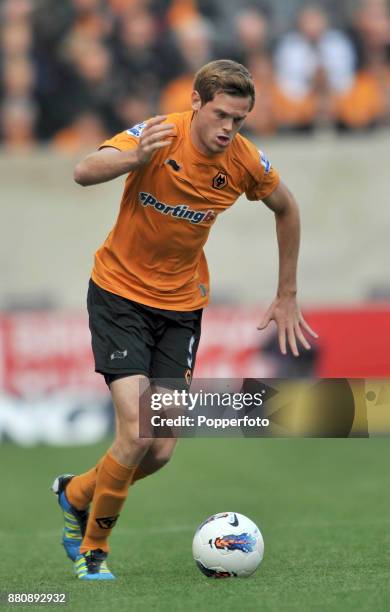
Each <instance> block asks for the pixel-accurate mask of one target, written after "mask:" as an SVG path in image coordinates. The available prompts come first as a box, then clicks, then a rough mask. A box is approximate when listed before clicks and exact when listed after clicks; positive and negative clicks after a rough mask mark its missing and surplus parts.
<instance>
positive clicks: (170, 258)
mask: <svg viewBox="0 0 390 612" xmlns="http://www.w3.org/2000/svg"><path fill="white" fill-rule="evenodd" d="M191 119H192V111H190V112H186V113H174V114H171V115H168V117H167V120H166V121H167V122H168V123H173V124H174V126H175V127H174V136H173V138H172V143H171V144H170V145H169V146H167V147H165V148H163V149H160V150H158V151H157V152H156V153H154V155H153V157H152V159H151V161H150V162H149V163H147V164H145V165H143V166H141V167H140V168H138V169H137V170H135V171H132V172H130V173H129V174H128V176H127V178H126V183H125V189H124V192H123V197H122V202H121V205H120V211H119V215H118V219H117V221H116V224H115V226H114V227H113V229H112V231H111V232H110V234H109V235H108V237H107V239H106V241H105V242H104V244H103V245H102V246H101V247H100V249H98V251H97V252H96V255H95V265H94V268H93V272H92V278H93V280H94V282H95V283H96V284H97V285H99V286H100V287H102V288H103V289H106V290H107V291H110V292H111V293H115V294H117V295H120V296H122V297H125V298H128V299H130V300H134V301H135V302H139V303H141V304H145V305H147V306H154V307H156V308H163V309H166V310H183V311H189V310H195V309H198V308H203V307H204V306H206V305H207V303H208V300H209V273H208V268H207V262H206V258H205V255H204V251H203V246H204V244H205V242H206V240H207V237H208V235H209V231H210V229H211V227H212V226H213V224H214V223H215V220H216V218H217V216H218V215H219V214H220V213H222V212H223V211H224V210H227V209H228V208H230V206H232V205H233V204H234V202H235V201H236V200H237V198H238V197H239V196H240V195H241V194H242V193H245V194H246V196H247V198H248V199H249V200H261V199H263V198H266V197H267V196H269V195H270V194H271V193H272V192H273V191H274V190H275V189H276V187H277V186H278V183H279V175H278V173H277V172H276V171H275V170H274V169H273V168H272V167H271V165H270V163H269V161H268V160H267V158H266V157H265V156H264V154H263V153H262V152H261V151H258V149H257V148H256V147H255V145H254V144H252V143H251V142H250V141H248V140H247V139H246V138H244V137H243V136H241V135H239V134H237V135H236V136H235V138H234V139H233V141H232V142H231V144H230V145H229V146H228V148H227V150H226V151H224V152H222V153H220V154H218V155H215V156H213V157H207V156H205V155H202V154H201V153H200V152H199V151H197V150H196V149H195V147H194V145H193V144H192V141H191V136H190V125H191ZM145 125H146V123H141V124H138V125H136V126H134V127H133V128H131V129H129V130H127V131H124V132H121V133H120V134H118V135H117V136H114V137H113V138H111V139H110V140H106V141H105V142H104V143H103V144H102V145H101V147H100V148H103V147H114V148H116V149H119V150H120V151H126V150H129V149H131V148H133V147H136V146H137V144H138V141H139V138H140V135H141V133H142V130H143V129H144V127H145Z"/></svg>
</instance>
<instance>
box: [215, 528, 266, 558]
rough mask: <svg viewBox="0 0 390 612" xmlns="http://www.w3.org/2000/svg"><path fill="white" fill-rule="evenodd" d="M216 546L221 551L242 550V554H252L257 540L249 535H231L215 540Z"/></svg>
mask: <svg viewBox="0 0 390 612" xmlns="http://www.w3.org/2000/svg"><path fill="white" fill-rule="evenodd" d="M214 546H215V548H218V549H219V550H242V552H245V553H250V552H252V551H253V550H254V547H255V546H256V538H255V537H254V536H251V535H250V534H249V533H241V534H240V535H235V534H230V535H226V536H222V537H221V538H215V540H214Z"/></svg>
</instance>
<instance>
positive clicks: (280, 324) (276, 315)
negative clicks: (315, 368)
mask: <svg viewBox="0 0 390 612" xmlns="http://www.w3.org/2000/svg"><path fill="white" fill-rule="evenodd" d="M270 321H275V323H276V327H277V330H278V338H279V347H280V352H281V353H282V354H283V355H286V354H287V342H288V345H289V347H290V350H291V352H292V354H293V355H294V356H295V357H298V356H299V351H298V346H297V340H299V342H300V343H301V344H302V345H303V346H304V347H305V349H307V350H309V349H310V348H311V346H310V344H309V342H308V341H307V339H306V338H305V336H304V335H303V330H305V332H307V333H308V334H310V335H311V336H312V337H313V338H318V334H316V332H315V331H314V330H312V328H311V327H310V325H308V324H307V323H306V321H305V319H304V318H303V316H302V313H301V311H300V309H299V306H298V304H297V301H296V297H295V296H282V297H277V298H275V300H274V301H273V302H272V304H271V306H270V307H269V308H268V310H267V312H266V313H265V315H264V317H263V320H262V321H261V323H260V325H259V326H258V328H257V329H260V330H262V329H265V328H266V327H268V325H269V323H270Z"/></svg>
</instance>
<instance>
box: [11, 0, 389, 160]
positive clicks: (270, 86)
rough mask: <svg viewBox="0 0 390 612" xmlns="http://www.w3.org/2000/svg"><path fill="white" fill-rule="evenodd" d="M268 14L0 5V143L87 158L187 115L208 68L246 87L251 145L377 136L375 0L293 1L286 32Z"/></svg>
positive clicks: (169, 5)
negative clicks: (242, 69)
mask: <svg viewBox="0 0 390 612" xmlns="http://www.w3.org/2000/svg"><path fill="white" fill-rule="evenodd" d="M284 4H285V6H287V5H289V6H290V8H291V2H290V3H289V2H284ZM337 4H339V5H341V4H343V5H344V7H343V9H341V8H340V9H338V7H337ZM282 5H283V2H282V3H281V2H276V1H275V0H273V1H271V0H268V1H267V0H257V1H256V0H252V1H248V0H247V1H244V0H237V1H235V2H233V1H229V0H207V1H205V0H61V1H58V0H0V17H1V19H0V31H1V35H0V71H1V72H0V75H1V77H0V137H1V144H2V146H3V147H5V148H7V149H8V150H15V151H21V150H28V149H29V148H32V147H34V146H36V144H37V143H41V142H44V143H49V144H50V146H52V147H53V148H54V149H56V150H58V151H60V152H63V153H68V154H71V155H72V154H75V153H78V152H80V151H81V150H84V149H85V150H90V149H93V148H95V147H96V145H97V144H99V143H100V142H101V141H103V140H104V139H105V138H106V136H108V135H111V134H113V133H115V132H117V131H120V130H122V129H125V128H127V127H129V126H131V125H133V124H135V123H137V122H139V121H142V120H144V119H145V118H147V117H149V116H152V115H153V114H155V113H157V112H163V113H167V112H173V111H184V110H188V109H189V108H190V93H191V86H192V80H193V75H194V73H195V72H196V70H197V69H198V68H199V67H200V66H202V65H203V64H205V63H206V62H208V61H210V60H212V59H218V58H231V59H235V60H238V61H240V62H242V63H244V64H245V65H246V66H247V67H248V68H249V69H250V71H251V73H252V75H253V77H254V80H255V84H256V91H257V101H256V105H255V108H254V110H253V112H252V113H251V115H250V117H249V118H248V121H247V124H246V130H247V131H248V132H250V133H251V134H253V135H260V136H264V135H266V136H269V135H273V134H278V133H283V132H305V133H308V132H310V131H313V130H316V129H319V128H324V127H326V128H332V129H335V130H338V131H342V132H347V131H355V130H368V129H373V128H375V127H376V126H385V125H389V124H390V10H389V4H388V2H387V0H357V1H355V2H350V3H348V1H347V2H344V3H340V2H338V3H337V2H336V3H332V2H326V1H325V0H324V1H323V2H320V3H318V4H317V3H312V2H309V3H308V2H303V1H300V0H295V2H293V10H292V13H291V11H290V13H291V14H290V17H289V19H288V20H287V22H286V23H283V20H281V19H280V14H281V13H282V14H283V7H282ZM276 6H278V7H279V12H277V11H276ZM341 11H342V12H341Z"/></svg>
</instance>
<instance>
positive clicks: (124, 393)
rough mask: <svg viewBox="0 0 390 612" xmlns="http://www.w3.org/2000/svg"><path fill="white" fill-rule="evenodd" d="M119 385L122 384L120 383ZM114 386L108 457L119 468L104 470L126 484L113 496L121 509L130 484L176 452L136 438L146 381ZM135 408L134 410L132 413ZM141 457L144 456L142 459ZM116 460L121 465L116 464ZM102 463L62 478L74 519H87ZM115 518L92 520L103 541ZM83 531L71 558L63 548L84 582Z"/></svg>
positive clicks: (169, 443) (163, 442)
mask: <svg viewBox="0 0 390 612" xmlns="http://www.w3.org/2000/svg"><path fill="white" fill-rule="evenodd" d="M121 381H123V382H122V383H121ZM114 383H115V384H114ZM114 383H112V384H111V385H112V386H115V388H114V389H112V395H113V401H114V405H115V408H116V435H115V440H114V443H113V445H112V447H111V449H110V450H109V451H108V453H107V454H111V453H112V458H113V459H114V461H115V460H116V461H117V463H118V464H119V466H115V463H114V465H111V466H110V465H109V464H108V466H107V465H106V466H105V469H107V468H111V469H114V471H115V469H116V470H118V467H119V470H120V471H122V474H121V475H122V477H124V480H125V481H126V484H125V490H124V491H123V490H122V494H121V496H120V497H121V499H118V491H117V490H116V491H115V492H114V493H115V495H114V497H115V498H116V499H115V501H116V503H117V504H118V501H119V502H120V501H122V505H123V503H124V501H125V499H126V495H127V489H128V487H129V486H130V484H132V483H133V482H135V481H136V480H140V479H142V478H145V477H147V476H149V475H151V474H153V473H155V472H156V471H158V470H160V469H161V468H162V467H164V466H165V465H166V464H167V463H168V461H169V459H170V457H171V455H172V453H173V450H174V448H175V445H176V440H175V439H173V438H170V439H150V438H149V439H142V438H139V436H138V433H139V432H138V414H139V410H138V405H139V393H140V392H141V393H142V392H144V393H145V392H147V391H148V380H147V379H146V377H139V376H138V377H136V376H131V377H128V378H126V379H119V380H118V381H114ZM118 383H119V384H118ZM162 392H164V393H168V392H169V390H167V389H163V390H162ZM135 407H136V409H134V408H135ZM143 453H145V454H144V455H143ZM115 454H116V456H115ZM142 455H143V457H142ZM141 457H142V459H141ZM119 458H120V459H121V460H122V461H119ZM105 459H106V458H105V457H103V458H102V459H101V460H100V461H99V462H98V464H97V466H95V467H94V468H92V469H91V470H89V471H88V472H86V473H85V474H82V475H81V476H76V477H74V478H72V479H71V480H70V481H69V482H66V478H65V483H64V484H65V486H66V485H67V488H66V494H65V487H64V491H63V494H62V497H64V500H65V501H66V504H67V505H68V504H70V505H71V508H72V509H73V510H74V512H75V513H76V517H77V515H78V513H79V512H80V510H84V514H86V515H87V517H88V514H87V512H86V510H87V508H88V506H89V503H90V502H91V501H92V498H93V496H94V493H95V488H96V481H97V474H98V469H100V466H101V465H102V464H103V463H104V462H105V463H107V460H106V461H105ZM108 461H110V458H109V457H108ZM137 462H138V464H137ZM134 466H136V469H135V470H134ZM121 468H122V470H121ZM123 468H124V470H123ZM126 470H128V472H126ZM117 475H118V474H117ZM131 475H132V477H131ZM60 478H61V477H60ZM106 493H107V492H106ZM59 497H60V496H59ZM68 500H69V501H68ZM59 501H60V499H59ZM60 505H61V504H60ZM66 514H69V509H67V513H66ZM116 516H117V515H116V514H115V513H114V514H113V511H112V510H110V513H107V512H106V513H105V516H104V517H97V516H96V517H95V521H96V519H100V525H103V528H104V530H105V532H104V535H105V538H106V539H107V537H108V535H109V533H110V532H111V529H112V527H113V526H114V523H115V517H116ZM76 517H73V518H74V519H75V518H76ZM70 518H72V517H70V516H69V517H68V519H70ZM102 519H103V521H102ZM73 522H74V521H73ZM73 522H72V525H71V528H72V529H73V530H74V529H75V526H74V525H73ZM65 523H66V521H65ZM84 523H86V521H84ZM68 531H69V530H68ZM85 531H86V529H85V524H84V529H82V530H80V529H79V533H78V537H77V538H76V539H77V540H78V541H77V542H76V539H74V538H73V539H72V540H71V545H72V553H73V549H74V550H75V551H76V548H77V552H76V553H75V554H74V555H73V554H72V556H71V555H70V554H69V551H68V548H69V544H68V543H67V542H66V544H67V545H68V548H67V547H66V546H65V544H64V546H65V548H66V550H67V553H68V556H70V557H71V558H72V559H73V560H75V559H76V558H78V564H76V565H77V567H76V571H77V574H78V575H79V577H84V578H85V577H86V576H87V575H88V565H87V563H86V560H85V559H84V558H83V556H82V555H80V553H79V549H78V548H79V547H80V543H81V538H82V536H84V535H87V534H85ZM91 531H92V534H93V533H94V530H93V529H92V530H91ZM70 535H72V534H70ZM76 535H77V534H76ZM84 545H86V546H87V547H89V546H91V545H93V542H92V543H91V542H88V540H87V541H86V542H84ZM100 546H101V545H99V548H98V549H96V548H95V549H92V548H90V549H89V550H93V551H94V550H95V551H96V550H102V551H103V552H104V553H105V554H106V553H107V551H106V550H103V549H102V548H101V547H100ZM83 550H84V549H82V550H81V552H83ZM84 552H88V551H84ZM103 568H104V569H105V577H104V579H108V575H110V576H112V575H111V574H110V573H109V572H108V570H107V567H106V565H105V562H104V564H103ZM80 574H81V575H80ZM96 579H103V578H96Z"/></svg>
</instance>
